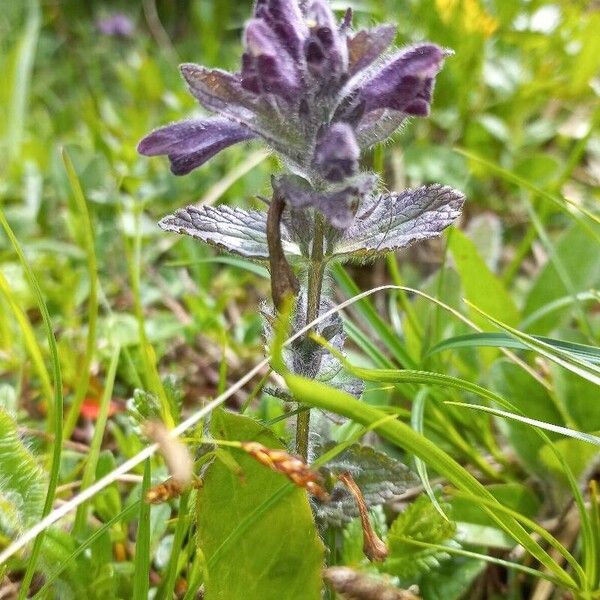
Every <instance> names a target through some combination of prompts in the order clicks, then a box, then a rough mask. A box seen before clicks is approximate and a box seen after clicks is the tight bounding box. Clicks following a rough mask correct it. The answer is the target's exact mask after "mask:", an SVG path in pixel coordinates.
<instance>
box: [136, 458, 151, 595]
mask: <svg viewBox="0 0 600 600" xmlns="http://www.w3.org/2000/svg"><path fill="white" fill-rule="evenodd" d="M150 475H151V469H150V459H146V462H145V464H144V479H143V481H142V501H141V502H140V512H139V519H138V528H137V538H136V541H135V560H134V565H135V571H134V574H133V595H132V600H147V598H148V590H149V589H150V504H148V503H147V502H144V500H143V499H144V498H145V496H146V493H147V492H148V490H149V489H150Z"/></svg>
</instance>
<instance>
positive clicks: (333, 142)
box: [314, 123, 360, 181]
mask: <svg viewBox="0 0 600 600" xmlns="http://www.w3.org/2000/svg"><path fill="white" fill-rule="evenodd" d="M359 157H360V148H359V147H358V143H357V141H356V138H355V136H354V131H353V130H352V127H351V126H350V125H348V124H347V123H335V124H333V125H332V126H331V127H329V128H328V129H327V130H326V131H325V132H324V133H323V134H322V135H321V136H320V138H319V139H318V141H317V147H316V149H315V158H314V164H315V166H316V167H317V168H318V169H319V171H320V172H321V173H322V174H323V177H325V179H327V180H329V181H343V180H344V179H345V178H346V177H351V176H352V175H356V172H357V171H358V159H359Z"/></svg>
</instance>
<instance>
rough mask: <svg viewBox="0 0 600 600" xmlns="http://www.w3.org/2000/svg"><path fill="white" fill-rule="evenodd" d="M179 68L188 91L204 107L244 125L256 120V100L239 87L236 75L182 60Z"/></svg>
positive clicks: (249, 124)
mask: <svg viewBox="0 0 600 600" xmlns="http://www.w3.org/2000/svg"><path fill="white" fill-rule="evenodd" d="M179 68H180V70H181V74H182V75H183V77H184V79H185V80H186V82H187V84H188V87H189V90H190V92H191V93H192V95H193V96H194V97H195V98H196V99H197V100H198V101H199V102H200V104H202V106H204V108H206V109H207V110H210V111H212V112H216V113H221V114H222V115H224V116H227V117H229V118H231V119H233V120H234V121H238V122H241V123H244V124H245V125H247V126H248V127H251V125H252V124H253V123H254V122H255V121H256V116H255V111H256V110H257V104H256V100H255V98H254V97H253V96H252V94H250V93H248V92H247V91H246V90H244V89H243V88H242V84H241V81H240V80H239V78H238V77H237V76H235V75H232V74H231V73H228V72H227V71H222V70H221V69H208V68H206V67H203V66H201V65H196V64H193V63H184V64H182V65H180V67H179Z"/></svg>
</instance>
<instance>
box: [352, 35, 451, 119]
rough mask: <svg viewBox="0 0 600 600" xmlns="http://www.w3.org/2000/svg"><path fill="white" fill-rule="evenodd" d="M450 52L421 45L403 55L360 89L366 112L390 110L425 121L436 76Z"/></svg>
mask: <svg viewBox="0 0 600 600" xmlns="http://www.w3.org/2000/svg"><path fill="white" fill-rule="evenodd" d="M447 54H448V52H447V51H445V50H442V48H440V47H439V46H436V45H434V44H421V45H419V46H413V47H412V48H407V49H406V50H403V51H401V52H400V53H399V54H397V55H396V56H394V57H393V58H392V59H391V60H390V61H389V62H388V64H387V65H386V66H384V67H383V68H382V69H381V70H380V71H379V72H378V73H376V74H375V75H374V76H373V77H372V78H371V79H369V80H368V81H367V82H366V83H365V84H364V85H363V86H361V89H360V94H359V96H360V99H361V100H362V101H363V102H364V104H365V112H366V113H368V112H369V111H372V110H377V109H380V108H389V109H392V110H395V111H399V112H403V113H406V114H408V115H415V116H418V117H424V116H427V115H428V114H429V104H430V102H431V94H432V91H433V83H434V79H435V76H436V75H437V74H438V73H439V71H440V69H441V68H442V63H443V61H444V57H445V56H447Z"/></svg>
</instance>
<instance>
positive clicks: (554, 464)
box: [540, 439, 600, 486]
mask: <svg viewBox="0 0 600 600" xmlns="http://www.w3.org/2000/svg"><path fill="white" fill-rule="evenodd" d="M552 444H553V446H554V448H555V450H558V452H560V453H561V455H562V457H563V458H564V460H565V461H566V462H567V464H568V465H569V467H570V468H571V471H572V472H573V475H575V477H577V479H579V478H580V477H582V476H584V474H585V473H586V472H588V471H589V470H590V469H591V468H592V466H593V464H595V462H596V461H597V459H598V457H600V448H598V446H592V445H591V444H586V443H585V442H581V441H579V440H572V439H566V440H565V439H563V440H556V441H555V442H552ZM540 460H541V461H542V463H543V464H544V465H545V467H546V468H547V469H548V470H549V471H550V472H551V473H552V474H553V475H554V477H556V479H558V480H559V481H560V482H561V483H562V484H563V485H565V486H566V485H567V484H568V481H567V480H566V478H565V474H564V469H563V468H562V465H561V464H559V462H558V460H557V458H556V452H554V451H553V449H552V448H550V447H549V446H547V445H546V446H544V447H543V448H541V449H540Z"/></svg>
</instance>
